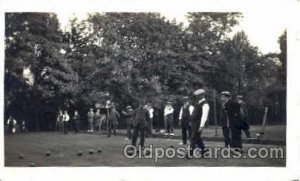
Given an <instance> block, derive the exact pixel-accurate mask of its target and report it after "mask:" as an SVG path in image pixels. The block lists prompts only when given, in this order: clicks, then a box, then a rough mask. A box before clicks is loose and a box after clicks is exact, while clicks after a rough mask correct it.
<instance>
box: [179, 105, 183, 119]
mask: <svg viewBox="0 0 300 181" xmlns="http://www.w3.org/2000/svg"><path fill="white" fill-rule="evenodd" d="M182 109H183V108H182V107H181V108H180V112H179V120H181V119H182Z"/></svg>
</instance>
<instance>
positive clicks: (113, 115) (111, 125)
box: [107, 105, 120, 137]
mask: <svg viewBox="0 0 300 181" xmlns="http://www.w3.org/2000/svg"><path fill="white" fill-rule="evenodd" d="M119 120H120V114H119V113H118V112H117V110H116V108H115V106H114V105H112V107H111V109H110V111H109V120H108V135H107V137H110V135H111V129H113V134H114V135H116V134H117V128H118V122H119Z"/></svg>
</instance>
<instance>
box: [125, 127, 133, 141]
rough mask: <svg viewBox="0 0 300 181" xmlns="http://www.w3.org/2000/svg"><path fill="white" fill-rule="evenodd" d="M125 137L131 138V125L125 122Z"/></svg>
mask: <svg viewBox="0 0 300 181" xmlns="http://www.w3.org/2000/svg"><path fill="white" fill-rule="evenodd" d="M126 135H127V138H128V139H131V138H132V135H131V125H130V124H127V134H126Z"/></svg>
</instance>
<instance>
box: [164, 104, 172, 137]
mask: <svg viewBox="0 0 300 181" xmlns="http://www.w3.org/2000/svg"><path fill="white" fill-rule="evenodd" d="M173 113H174V108H173V106H172V104H171V101H168V102H167V104H166V106H165V108H164V124H165V130H166V132H165V138H167V137H168V136H170V138H173V136H174V122H173Z"/></svg>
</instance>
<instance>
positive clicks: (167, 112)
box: [164, 106, 174, 116]
mask: <svg viewBox="0 0 300 181" xmlns="http://www.w3.org/2000/svg"><path fill="white" fill-rule="evenodd" d="M173 112H174V109H173V107H170V106H166V108H165V111H164V115H165V116H166V115H168V114H171V113H173Z"/></svg>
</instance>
